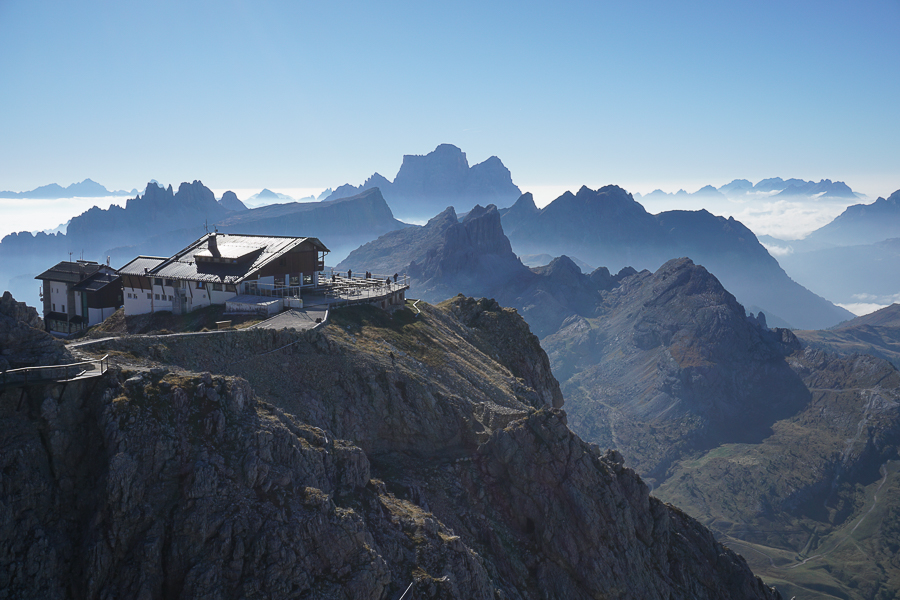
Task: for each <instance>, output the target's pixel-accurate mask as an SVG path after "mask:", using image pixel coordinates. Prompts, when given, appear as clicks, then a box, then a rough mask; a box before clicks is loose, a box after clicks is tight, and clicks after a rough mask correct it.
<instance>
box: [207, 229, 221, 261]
mask: <svg viewBox="0 0 900 600" xmlns="http://www.w3.org/2000/svg"><path fill="white" fill-rule="evenodd" d="M206 247H207V249H208V250H209V253H210V254H212V255H213V256H215V257H218V256H219V244H218V242H216V232H215V231H214V232H212V233H211V234H209V238H208V239H207V241H206Z"/></svg>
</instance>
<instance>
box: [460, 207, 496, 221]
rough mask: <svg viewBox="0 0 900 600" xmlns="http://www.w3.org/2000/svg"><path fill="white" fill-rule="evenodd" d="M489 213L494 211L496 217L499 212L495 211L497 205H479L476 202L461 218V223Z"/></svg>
mask: <svg viewBox="0 0 900 600" xmlns="http://www.w3.org/2000/svg"><path fill="white" fill-rule="evenodd" d="M489 213H495V214H496V215H497V216H498V217H499V216H500V213H499V212H497V207H496V206H495V205H493V204H488V205H487V206H481V205H480V204H476V205H475V206H474V207H472V210H470V211H469V212H468V214H467V215H466V216H465V218H463V220H462V223H463V224H465V223H468V222H469V221H472V220H474V219H479V218H481V217H483V216H485V215H487V214H489Z"/></svg>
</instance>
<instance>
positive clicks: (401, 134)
mask: <svg viewBox="0 0 900 600" xmlns="http://www.w3.org/2000/svg"><path fill="white" fill-rule="evenodd" d="M898 30H900V0H884V1H867V2H855V3H850V2H846V1H841V2H831V1H827V0H816V1H805V2H785V1H784V0H779V1H777V2H767V1H756V0H754V1H752V2H750V1H725V2H723V1H721V0H719V1H717V2H688V3H683V2H670V1H667V2H641V1H636V2H624V1H619V2H572V3H567V4H564V5H561V4H560V3H554V4H553V5H552V6H551V3H549V2H540V3H537V2H515V3H513V2H508V3H495V2H483V1H481V2H436V1H429V0H417V1H415V2H384V1H382V2H371V1H369V2H340V1H329V2H322V1H316V2H302V1H291V2H266V1H259V0H254V1H253V2H244V1H227V0H226V1H216V2H186V1H184V0H180V1H178V2H141V3H137V2H112V1H110V2H95V1H82V2H68V1H67V2H33V1H30V0H28V1H25V0H0V98H2V100H0V102H2V105H0V106H2V110H0V140H2V143H0V189H9V190H25V189H31V188H33V187H36V186H38V185H41V184H45V183H49V182H58V183H60V184H62V185H67V184H69V183H72V182H74V181H80V180H82V179H84V178H86V177H90V178H92V179H94V180H96V181H99V182H101V183H103V184H104V185H106V186H107V187H108V188H110V189H119V188H124V189H131V188H132V187H138V188H142V187H143V185H144V184H145V183H146V182H147V181H148V180H149V179H151V178H155V179H157V180H159V181H162V182H167V183H168V182H171V183H175V184H176V185H177V183H178V182H180V181H184V180H193V179H201V180H202V181H203V182H204V183H206V184H207V185H208V186H210V187H212V188H216V189H225V188H242V189H250V188H261V187H263V186H267V187H270V188H274V189H279V188H302V187H308V188H312V187H326V186H336V185H339V184H341V183H345V182H348V181H349V182H352V183H357V184H358V183H361V182H362V181H363V179H365V177H367V176H368V175H370V174H371V173H372V172H373V171H379V172H380V173H382V174H383V175H385V176H387V177H388V178H393V176H394V175H395V174H396V172H397V169H398V168H399V166H400V162H401V159H402V155H403V154H424V153H427V152H429V151H431V150H433V149H434V147H435V146H436V145H438V144H439V143H442V142H447V143H452V144H456V145H457V146H459V147H460V148H462V149H463V150H464V151H465V152H466V153H467V154H468V157H469V161H470V163H471V164H474V163H475V162H480V161H482V160H484V159H486V158H487V157H489V156H491V155H497V156H499V157H500V158H501V159H502V160H503V162H504V163H505V164H506V165H507V166H508V167H509V168H510V170H511V171H512V173H513V178H514V181H515V182H516V183H517V184H518V185H519V186H520V187H522V188H523V189H526V190H527V189H528V188H529V187H531V186H535V187H539V186H548V187H554V186H572V187H577V186H578V185H580V184H588V185H590V186H592V187H594V186H598V185H602V184H606V183H618V184H620V185H624V186H625V187H626V188H628V189H629V190H630V191H642V192H647V191H650V190H651V189H653V188H655V187H663V188H664V189H667V191H675V190H677V189H678V188H679V187H684V188H686V189H688V190H689V191H694V190H695V189H697V188H698V187H700V186H701V185H703V184H705V183H712V184H715V185H721V184H723V183H727V182H728V181H730V180H731V179H733V178H736V177H743V178H748V179H751V180H754V181H756V180H758V179H761V178H764V177H773V176H781V177H785V178H787V177H801V178H804V179H815V180H818V179H821V178H830V179H839V180H844V181H846V182H847V183H848V184H849V185H851V187H853V188H854V189H857V190H861V191H863V192H865V193H868V194H869V195H872V196H876V195H885V196H886V195H887V194H889V193H890V192H892V191H894V190H896V189H898V188H900V161H898V155H900V153H898V140H900V109H898V106H900V35H897V31H898Z"/></svg>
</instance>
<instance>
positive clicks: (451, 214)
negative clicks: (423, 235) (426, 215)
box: [425, 206, 459, 227]
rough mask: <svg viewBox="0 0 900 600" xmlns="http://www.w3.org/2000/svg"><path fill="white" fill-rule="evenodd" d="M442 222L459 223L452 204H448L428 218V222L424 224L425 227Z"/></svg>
mask: <svg viewBox="0 0 900 600" xmlns="http://www.w3.org/2000/svg"><path fill="white" fill-rule="evenodd" d="M443 223H451V224H452V223H459V219H458V218H457V216H456V209H454V208H453V207H452V206H448V207H447V208H445V209H444V210H443V211H441V212H439V213H438V214H436V215H435V216H433V217H431V218H430V219H428V223H426V224H425V227H437V226H439V225H441V224H443Z"/></svg>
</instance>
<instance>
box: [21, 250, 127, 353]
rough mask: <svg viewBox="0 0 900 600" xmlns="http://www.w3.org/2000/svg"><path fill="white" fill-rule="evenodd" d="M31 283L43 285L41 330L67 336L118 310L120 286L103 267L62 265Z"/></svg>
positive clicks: (84, 263)
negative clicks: (37, 281) (42, 321)
mask: <svg viewBox="0 0 900 600" xmlns="http://www.w3.org/2000/svg"><path fill="white" fill-rule="evenodd" d="M35 279H38V280H41V281H42V282H43V288H42V291H41V300H42V302H43V312H44V314H43V317H44V327H45V328H46V329H47V331H49V332H51V333H57V334H61V335H71V334H73V333H77V332H79V331H82V330H83V329H87V328H88V327H90V326H92V325H96V324H97V323H100V322H102V321H103V320H104V319H106V318H107V317H108V316H110V315H111V314H112V313H114V312H115V311H116V309H117V308H118V307H120V306H122V284H121V280H120V279H119V276H118V274H117V273H116V271H115V270H114V269H112V268H110V267H109V266H107V265H101V264H98V263H96V262H93V261H89V260H78V261H75V262H72V261H63V262H60V263H58V264H57V265H56V266H54V267H52V268H50V269H48V270H46V271H44V272H43V273H41V274H40V275H38V276H37V277H35Z"/></svg>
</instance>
